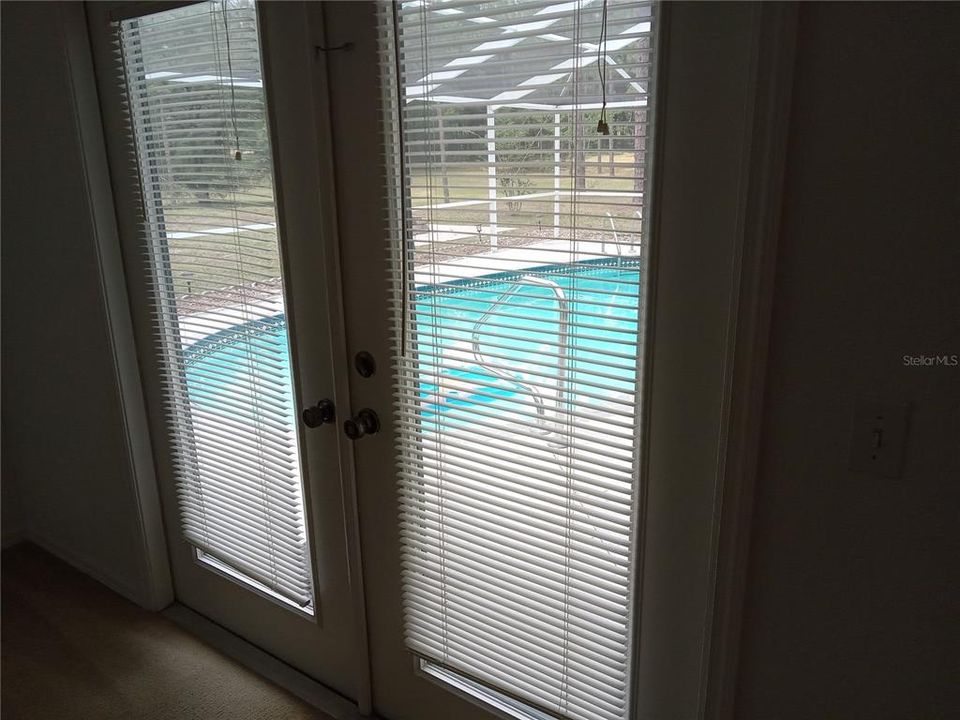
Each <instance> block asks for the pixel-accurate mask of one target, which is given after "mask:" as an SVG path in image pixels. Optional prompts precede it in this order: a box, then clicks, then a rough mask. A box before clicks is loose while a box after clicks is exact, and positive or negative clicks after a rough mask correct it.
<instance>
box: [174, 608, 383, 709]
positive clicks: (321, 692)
mask: <svg viewBox="0 0 960 720" xmlns="http://www.w3.org/2000/svg"><path fill="white" fill-rule="evenodd" d="M161 613H162V614H163V615H164V616H165V617H167V618H169V619H170V620H172V621H173V622H175V623H176V624H177V625H179V626H180V627H181V628H183V629H184V630H186V631H187V632H189V633H190V634H192V635H195V636H196V637H198V638H200V639H201V640H203V641H204V642H206V643H207V644H209V645H211V646H212V647H214V648H215V649H217V650H219V651H220V652H221V653H223V654H224V655H226V656H227V657H229V658H231V659H233V660H236V661H237V662H238V663H240V664H241V665H243V666H244V667H245V668H247V669H248V670H252V671H253V672H255V673H256V674H257V675H260V676H261V677H264V678H266V679H267V680H270V681H271V682H273V683H274V684H276V685H279V686H280V687H282V688H283V689H284V690H286V691H287V692H289V693H292V694H293V695H295V696H296V697H298V698H300V699H301V700H303V701H304V702H305V703H307V704H309V705H312V706H313V707H315V708H317V709H318V710H320V711H321V712H324V713H326V714H327V715H329V716H330V717H331V718H333V720H361V719H362V720H379V718H378V716H377V715H361V714H360V711H359V710H358V709H357V706H356V704H355V703H353V702H351V701H350V700H348V699H347V698H345V697H343V696H342V695H340V694H339V693H337V692H336V691H334V690H331V689H330V688H328V687H327V686H326V685H323V684H322V683H319V682H317V681H316V680H314V679H313V678H311V677H309V676H308V675H304V674H303V673H302V672H300V671H299V670H297V669H295V668H293V667H291V666H290V665H287V664H286V663H285V662H283V661H282V660H279V659H277V658H275V657H274V656H273V655H271V654H269V653H267V652H264V651H263V650H261V649H260V648H258V647H257V646H256V645H253V644H251V643H249V642H247V641H246V640H244V639H243V638H241V637H240V636H239V635H235V634H234V633H232V632H230V631H229V630H227V629H226V628H223V627H221V626H219V625H217V624H216V623H215V622H213V621H211V620H209V619H207V618H206V617H204V616H203V615H201V614H200V613H198V612H196V611H194V610H191V609H190V608H188V607H187V606H186V605H181V604H180V603H174V604H173V605H170V606H169V607H168V608H166V609H165V610H162V611H161Z"/></svg>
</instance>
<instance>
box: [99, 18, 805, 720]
mask: <svg viewBox="0 0 960 720" xmlns="http://www.w3.org/2000/svg"><path fill="white" fill-rule="evenodd" d="M122 5H123V6H124V9H126V8H127V7H129V6H130V5H132V3H122ZM138 5H142V6H144V7H146V6H151V5H152V6H154V7H156V5H157V3H142V4H138ZM324 10H325V8H323V6H322V5H320V4H316V5H314V9H313V10H311V15H312V16H319V17H318V18H316V19H317V21H318V22H319V23H322V15H323V13H324ZM667 14H669V13H667ZM752 16H753V22H754V27H753V28H752V33H753V36H754V42H755V45H754V47H753V48H752V49H751V67H752V73H753V76H752V78H751V88H752V93H753V98H752V102H751V103H749V105H748V107H746V108H745V109H744V112H745V113H747V114H748V116H749V122H748V124H749V126H750V128H751V135H750V137H749V138H747V140H746V142H745V149H746V152H745V153H744V158H743V166H742V168H741V188H740V206H739V211H738V212H739V217H740V227H739V231H738V234H737V247H736V267H735V268H734V270H735V283H734V293H733V294H732V295H731V297H730V307H731V308H732V309H733V313H732V317H734V319H735V322H733V323H731V325H730V327H729V328H728V332H727V337H726V351H725V357H726V364H725V368H724V373H723V374H724V392H723V408H722V418H723V426H724V428H725V430H724V433H723V436H722V438H721V441H720V443H719V444H718V447H717V463H716V476H715V481H716V483H717V488H718V493H717V497H716V501H715V503H714V528H713V532H712V538H711V548H712V550H711V555H712V557H714V559H715V562H714V566H713V567H712V568H711V576H712V577H713V589H712V594H711V596H710V597H709V599H708V607H709V609H710V612H709V613H708V614H707V616H706V622H704V627H703V662H702V668H703V671H702V674H701V682H700V685H699V694H698V702H697V705H698V707H699V711H698V716H699V717H709V718H717V719H718V720H719V719H720V718H730V717H732V716H733V702H734V692H735V682H736V667H737V646H738V643H739V635H740V625H741V622H740V620H741V609H742V601H743V589H744V583H745V576H746V573H745V568H746V565H747V558H748V555H749V530H750V512H751V506H752V498H753V486H754V482H755V471H756V460H757V454H758V444H759V429H760V420H761V417H762V398H763V386H764V382H763V380H764V377H763V374H764V373H763V371H764V368H765V364H766V345H767V337H768V335H769V324H770V306H771V298H772V285H773V275H774V267H775V256H776V235H777V230H778V223H779V208H780V191H781V188H782V178H783V167H784V162H785V140H786V128H787V120H788V116H789V108H790V87H791V80H792V71H793V46H794V41H795V32H796V7H795V6H794V5H792V4H787V5H781V4H772V5H768V6H765V5H757V6H755V9H754V10H753V11H752ZM314 28H319V30H317V31H316V32H317V33H318V34H317V35H315V36H314V38H313V44H314V45H315V46H322V47H328V46H329V45H328V44H327V42H326V40H325V38H323V29H322V24H317V25H315V26H314ZM350 39H351V38H349V37H346V36H344V37H336V38H332V42H333V44H339V43H342V42H344V41H347V40H350ZM327 66H328V59H327V57H326V56H325V55H324V54H323V53H320V56H319V57H318V59H317V72H316V74H315V80H314V83H315V86H316V89H317V92H316V93H315V96H316V98H318V100H317V107H316V116H317V123H318V126H317V132H318V136H319V137H320V138H321V158H322V160H321V176H322V179H323V181H324V182H326V183H329V184H328V185H327V186H326V187H328V188H330V187H332V177H333V164H334V162H333V157H334V151H333V148H331V147H330V135H329V129H330V127H331V122H330V118H329V106H328V103H327V101H326V90H325V87H324V83H325V77H326V73H327ZM374 125H377V126H378V125H379V117H378V118H377V120H376V121H375V123H374ZM369 127H370V124H369V123H368V122H367V121H366V120H364V121H363V122H361V123H360V128H358V131H362V130H363V129H364V128H366V129H369ZM115 130H116V128H111V127H110V126H109V123H108V125H107V131H108V132H110V131H115ZM368 140H369V142H379V136H376V137H370V138H368ZM96 152H97V148H96V147H92V146H91V147H90V148H87V147H85V153H96ZM658 152H659V149H658ZM341 174H343V175H345V174H346V173H343V171H341ZM654 181H655V182H656V181H657V179H656V178H654ZM100 184H101V185H102V184H103V182H102V178H101V182H100ZM371 189H372V188H371ZM322 197H323V202H324V206H325V209H330V208H331V207H332V204H333V203H334V201H333V199H332V197H331V193H329V192H322ZM342 202H343V198H339V199H338V201H337V203H338V204H340V203H342ZM348 202H352V200H348ZM118 205H120V207H121V208H122V207H123V205H124V203H123V202H122V201H118ZM325 217H327V218H330V221H331V222H332V223H334V224H335V220H334V219H333V218H334V213H332V212H326V213H325ZM118 222H119V224H120V225H121V228H123V226H124V225H127V226H128V227H127V228H126V230H127V231H128V232H129V224H130V222H131V220H130V218H128V217H125V216H124V215H122V214H121V215H120V216H118ZM328 232H330V233H331V237H336V227H335V226H334V227H332V228H329V229H328ZM328 251H329V252H330V253H332V256H331V257H328V258H327V261H326V262H325V267H326V273H325V275H326V277H325V280H326V282H327V283H328V287H329V288H330V295H331V298H333V300H332V303H331V315H332V316H333V318H332V335H333V336H334V340H335V341H334V352H335V353H338V354H339V358H338V360H337V362H336V363H335V364H336V365H337V366H339V367H340V368H347V367H349V364H348V362H347V357H348V355H347V347H348V346H347V344H346V339H347V333H346V324H345V321H344V312H343V301H342V293H341V288H340V275H339V264H340V254H341V253H340V249H339V246H338V245H337V244H336V243H334V244H333V246H332V249H330V248H328ZM103 253H104V251H103V250H101V254H103ZM115 259H116V258H115V255H114V257H113V259H112V260H111V262H113V264H114V265H115V264H116V263H115V262H114V261H115ZM377 271H378V272H379V271H380V269H379V268H378V269H377ZM373 324H374V325H375V326H378V327H382V326H383V325H382V321H381V320H380V319H379V318H376V319H375V322H374V323H373ZM119 340H123V338H120V339H119ZM119 340H118V341H119ZM141 340H142V338H141ZM128 344H129V343H128ZM352 349H353V350H356V349H360V348H358V347H356V348H352ZM380 360H381V366H382V367H386V366H387V365H388V362H387V358H380ZM351 384H353V385H355V390H356V393H355V394H356V396H357V397H358V398H361V399H362V398H363V397H364V395H365V394H366V393H365V392H364V391H363V385H362V381H360V380H358V379H357V378H354V377H347V376H345V375H344V373H342V372H341V373H338V374H337V377H336V379H335V394H336V399H337V401H338V410H339V411H340V412H341V413H346V412H348V411H349V410H350V402H349V401H348V398H349V396H350V385H351ZM125 394H126V395H128V396H129V395H130V394H135V393H134V391H132V390H130V389H129V388H127V389H125ZM358 406H359V405H358ZM384 414H386V410H384ZM131 432H132V433H133V434H134V435H136V434H140V435H143V434H144V433H145V429H144V428H139V429H137V428H133V429H132V430H131ZM134 440H135V441H136V440H139V442H142V443H149V437H139V438H134ZM341 442H342V443H346V441H343V440H341ZM147 446H149V445H147ZM342 457H343V458H345V460H344V466H343V468H342V470H343V472H344V476H345V478H346V479H345V480H344V484H343V506H344V510H345V514H346V523H347V534H348V546H349V552H350V559H351V561H350V577H351V595H352V597H353V599H354V601H355V602H359V603H362V602H363V599H364V590H363V570H362V566H361V556H360V549H359V542H358V538H359V532H360V527H359V518H358V515H357V502H356V498H357V492H358V488H357V485H356V480H355V478H354V476H353V465H354V460H353V456H352V452H350V451H349V447H347V448H344V452H343V453H342ZM159 522H160V519H159V517H158V516H157V515H156V514H155V515H153V516H149V517H146V518H145V530H144V533H145V535H150V536H152V537H156V533H158V532H159V533H161V536H162V527H156V526H157V525H158V523H159ZM146 526H149V527H146ZM151 533H152V535H151ZM161 585H162V583H161ZM162 595H163V593H162V591H161V592H160V593H159V595H158V597H159V596H162ZM359 617H360V618H362V620H361V622H360V625H361V626H362V629H358V632H360V633H362V635H363V637H364V638H365V637H366V619H365V613H364V612H361V613H359ZM365 667H366V681H365V682H361V683H360V685H361V687H365V688H366V690H365V692H364V691H363V690H361V691H360V697H359V698H358V701H359V704H360V709H361V711H364V710H366V709H369V707H370V704H369V703H370V679H369V667H370V663H369V659H367V661H366V663H365ZM364 697H365V698H366V699H364Z"/></svg>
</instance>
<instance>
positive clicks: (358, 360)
mask: <svg viewBox="0 0 960 720" xmlns="http://www.w3.org/2000/svg"><path fill="white" fill-rule="evenodd" d="M353 366H354V367H355V368H356V369H357V372H358V373H360V377H365V378H368V377H373V375H374V373H376V372H377V361H376V360H374V359H373V355H371V354H370V353H368V352H367V351H366V350H361V351H360V352H358V353H357V354H356V355H355V356H354V358H353Z"/></svg>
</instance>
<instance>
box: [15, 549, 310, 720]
mask: <svg viewBox="0 0 960 720" xmlns="http://www.w3.org/2000/svg"><path fill="white" fill-rule="evenodd" d="M2 560H3V591H2V595H3V628H2V632H3V635H2V654H3V658H2V660H3V675H2V678H3V680H2V682H3V686H2V690H3V695H2V705H3V718H4V720H47V719H48V718H49V720H62V719H63V718H76V719H78V720H79V719H81V718H82V719H90V720H121V719H122V720H137V719H140V720H154V719H156V720H161V719H164V720H176V719H179V718H197V719H198V720H199V719H201V718H224V719H227V718H229V719H230V720H260V719H261V718H271V719H274V718H278V719H279V718H283V719H284V720H301V719H306V718H312V719H314V720H329V719H328V718H327V716H326V715H323V714H322V713H320V712H318V711H317V710H314V709H313V708H312V707H310V706H308V705H306V704H304V703H302V702H301V701H300V700H298V699H297V698H295V697H293V696H292V695H290V694H289V693H287V692H285V691H284V690H281V689H280V688H278V687H276V686H275V685H273V684H271V683H270V682H268V681H267V680H264V679H262V678H260V677H259V676H257V675H255V674H253V673H251V672H250V671H248V670H246V669H245V668H243V667H242V666H240V665H238V664H237V663H235V662H234V661H232V660H230V659H229V658H226V657H224V656H223V655H221V654H220V653H219V652H217V651H216V650H214V649H212V648H211V647H209V646H207V645H205V644H204V643H202V642H201V641H199V640H197V639H195V638H194V637H193V636H191V635H189V634H188V633H186V632H184V631H183V630H181V629H180V628H179V627H177V626H176V625H174V624H173V623H172V622H171V621H169V620H167V619H166V618H164V617H163V616H161V615H158V614H155V613H150V612H147V611H145V610H143V609H141V608H139V607H137V606H136V605H134V604H132V603H130V602H129V601H127V600H125V599H124V598H122V597H120V596H119V595H117V594H116V593H114V592H113V591H111V590H109V589H107V588H106V587H104V586H103V585H101V584H100V583H98V582H96V581H95V580H92V579H90V578H89V577H87V576H86V575H83V574H81V573H79V572H77V571H76V570H74V569H73V568H71V567H70V566H68V565H66V564H64V563H63V562H61V561H60V560H57V559H56V558H54V557H53V556H51V555H49V554H47V553H45V552H44V551H42V550H40V549H39V548H37V547H36V546H33V545H29V544H21V545H18V546H16V547H13V548H11V549H9V550H6V551H4V552H3V558H2Z"/></svg>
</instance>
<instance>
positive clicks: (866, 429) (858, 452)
mask: <svg viewBox="0 0 960 720" xmlns="http://www.w3.org/2000/svg"><path fill="white" fill-rule="evenodd" d="M908 412H909V406H908V405H906V404H897V403H884V402H880V401H878V400H873V399H870V398H859V399H858V400H857V401H856V405H855V406H854V411H853V432H852V434H851V442H850V469H851V470H859V471H861V472H868V473H872V474H874V475H882V476H884V477H890V478H895V477H900V472H901V470H902V468H903V453H904V448H905V445H906V440H907V415H908Z"/></svg>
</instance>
